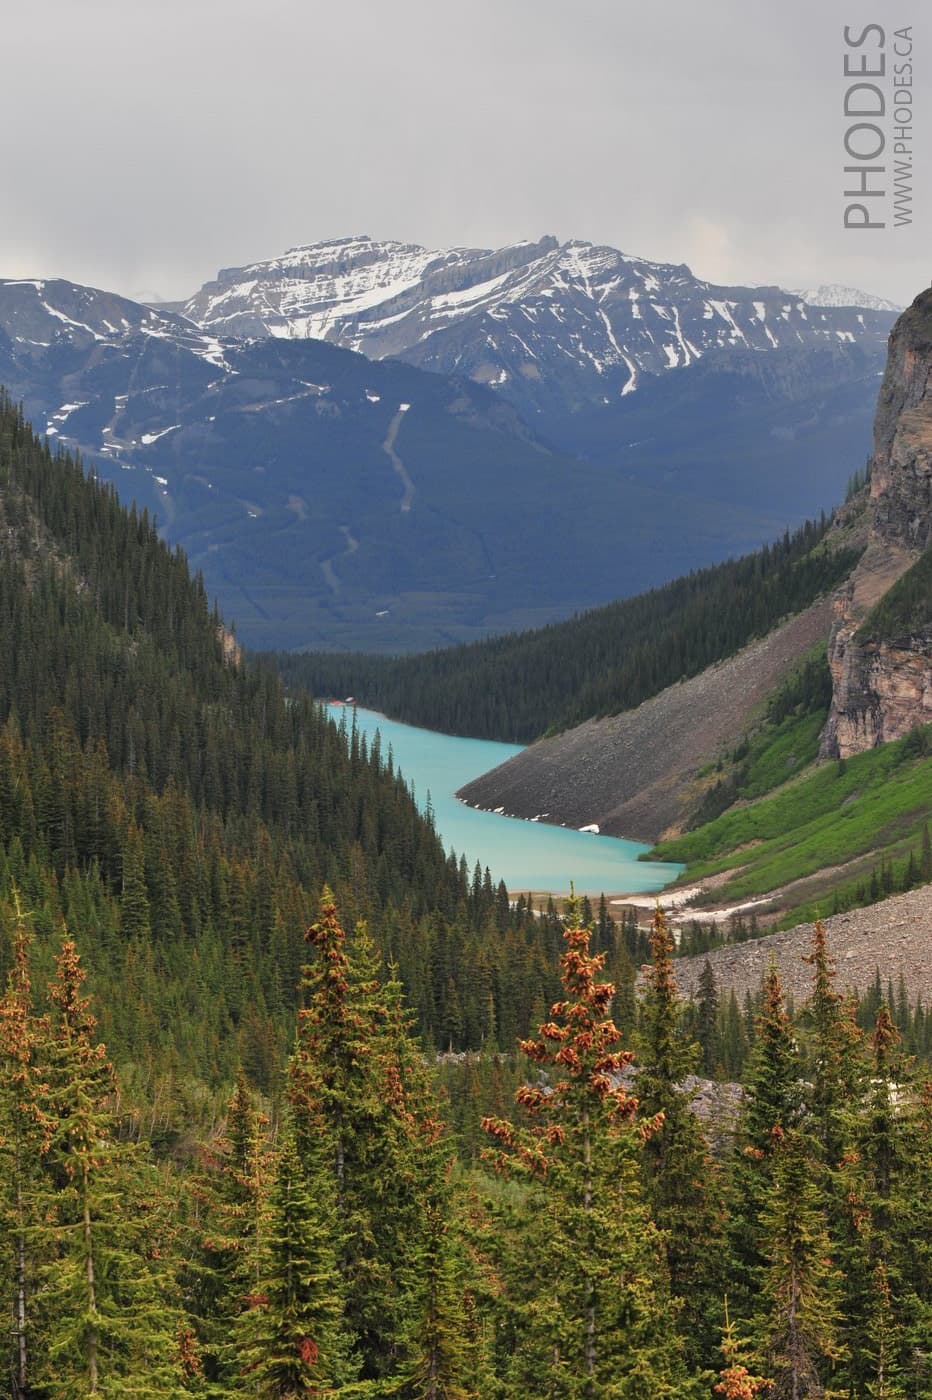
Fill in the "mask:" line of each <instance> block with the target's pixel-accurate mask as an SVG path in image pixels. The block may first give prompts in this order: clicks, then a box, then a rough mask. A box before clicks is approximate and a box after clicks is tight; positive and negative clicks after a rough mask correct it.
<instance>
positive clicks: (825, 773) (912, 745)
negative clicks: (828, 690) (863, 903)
mask: <svg viewBox="0 0 932 1400" xmlns="http://www.w3.org/2000/svg"><path fill="white" fill-rule="evenodd" d="M816 733H817V716H815V715H806V716H802V717H793V718H791V719H789V720H786V721H784V723H783V724H781V725H780V726H777V727H776V729H775V730H774V731H773V732H772V735H771V742H770V743H768V744H766V745H765V746H764V748H763V749H762V751H761V753H760V755H759V760H758V763H757V765H756V777H757V781H758V782H759V783H765V782H766V775H767V773H768V772H769V773H770V774H771V775H772V774H774V773H776V772H778V771H779V766H780V761H781V755H783V756H784V758H785V757H787V756H789V754H790V753H795V752H796V751H797V750H798V749H799V747H800V745H804V744H811V743H812V741H813V738H814V736H815V734H816ZM930 746H932V729H926V730H924V731H919V732H918V734H917V736H909V737H908V738H906V739H902V740H899V741H898V742H897V743H892V744H885V745H883V746H882V747H880V748H876V749H871V750H869V751H868V752H866V753H862V754H858V755H857V756H856V757H854V758H850V759H848V760H847V762H846V763H843V764H839V763H823V764H820V765H813V766H810V767H809V768H807V770H806V771H805V772H803V773H801V774H799V775H798V776H796V777H793V778H791V779H790V780H789V781H787V782H784V783H782V784H781V785H780V786H779V787H777V788H776V789H775V790H773V791H771V792H768V793H766V794H765V795H764V796H762V797H759V798H757V799H756V800H751V801H745V802H742V803H741V804H740V805H737V806H735V807H733V808H731V809H730V810H729V811H727V812H725V813H723V815H721V816H720V817H717V818H716V819H715V820H714V821H712V822H708V823H706V824H705V825H704V826H701V827H699V828H698V829H696V830H695V831H692V832H689V833H687V834H686V835H685V836H681V837H678V838H677V839H675V840H671V841H664V842H661V843H660V844H659V845H658V846H656V847H655V849H654V850H653V851H652V852H651V855H652V856H653V857H656V858H658V859H661V860H679V861H685V862H686V863H687V871H686V874H685V876H684V880H685V881H686V882H690V881H693V880H696V879H699V878H701V877H703V876H707V875H715V874H720V873H723V872H725V873H727V874H728V879H727V881H726V882H725V883H724V884H722V885H720V886H718V887H717V888H716V890H715V892H714V902H715V904H716V905H722V904H727V903H729V902H732V901H738V900H742V899H748V898H752V897H753V896H756V895H764V894H768V893H770V892H772V891H775V890H778V889H779V888H780V887H781V886H782V885H785V884H787V883H789V882H790V881H795V880H799V879H801V878H803V877H805V876H807V875H813V874H816V873H817V872H820V871H826V870H828V869H829V868H831V867H836V866H841V865H844V864H846V863H847V862H851V861H854V860H856V859H857V858H858V857H868V858H869V863H872V864H874V865H877V864H879V863H880V860H881V857H882V856H883V857H885V858H899V857H903V856H905V855H906V853H907V851H908V850H909V849H912V848H914V847H915V846H916V845H917V844H918V842H919V840H920V838H921V832H922V827H923V823H924V822H925V821H927V820H928V816H929V812H930V809H932V758H930V757H929V756H928V754H929V748H930ZM862 878H863V873H862ZM851 883H852V872H851V870H850V869H849V870H848V871H846V872H844V873H843V874H842V873H839V875H838V878H837V880H832V879H829V881H828V885H829V886H830V887H831V888H837V889H839V892H844V891H845V890H846V888H847V886H848V885H850V884H851ZM789 903H790V904H792V896H791V897H790V901H789ZM796 907H797V910H798V907H799V906H796Z"/></svg>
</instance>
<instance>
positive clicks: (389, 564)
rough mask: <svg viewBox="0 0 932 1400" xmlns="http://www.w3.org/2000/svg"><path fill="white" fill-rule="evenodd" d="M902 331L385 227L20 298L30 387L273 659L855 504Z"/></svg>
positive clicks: (1, 364) (644, 566)
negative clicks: (156, 285) (168, 276)
mask: <svg viewBox="0 0 932 1400" xmlns="http://www.w3.org/2000/svg"><path fill="white" fill-rule="evenodd" d="M822 293H825V289H821V291H820V295H821V294H822ZM814 295H815V294H814ZM845 295H847V294H845ZM822 300H826V301H830V300H831V298H830V297H829V296H828V295H827V294H825V295H823V296H822ZM861 300H863V301H865V302H867V301H868V300H870V299H869V298H866V297H864V298H861ZM892 321H893V313H892V312H891V311H889V310H887V309H886V308H885V307H884V306H882V305H876V304H875V305H873V306H869V305H864V306H856V305H832V304H828V305H823V306H816V305H813V304H812V303H807V302H804V301H802V300H801V299H799V298H798V297H796V296H795V295H794V294H791V293H787V292H783V291H781V290H780V289H778V288H776V287H769V288H720V287H714V286H712V285H711V284H708V283H705V282H702V281H700V280H699V279H697V278H695V277H694V276H693V275H692V273H690V271H689V269H688V268H686V267H685V266H674V265H665V264H659V263H649V262H647V261H645V260H643V259H637V258H632V257H628V256H627V255H625V254H622V253H619V252H617V251H615V250H613V249H606V248H597V247H594V246H593V245H590V244H585V243H580V242H573V243H566V244H559V243H557V241H556V240H555V239H552V238H551V239H546V238H545V239H543V240H541V241H540V242H538V243H527V244H520V245H516V246H514V247H510V248H504V249H498V250H469V249H452V250H447V251H440V252H431V251H429V250H425V249H422V248H418V247H414V246H408V245H402V244H397V243H376V242H374V241H373V240H370V239H363V238H356V239H347V240H341V241H338V242H335V243H328V244H318V245H314V246H313V247H308V248H302V249H297V250H294V251H293V252H291V253H289V254H286V255H285V256H284V257H281V258H277V259H272V260H270V261H269V262H266V263H257V264H254V265H252V266H250V267H247V268H242V269H231V270H227V271H225V272H222V273H221V274H220V276H219V277H218V278H217V279H216V281H215V282H213V283H208V284H207V285H206V286H205V287H204V288H202V290H201V291H200V292H198V293H197V294H196V295H195V296H194V297H192V298H191V299H190V300H189V301H187V302H185V303H184V304H183V305H182V306H168V305H162V306H144V305H141V304H140V303H136V302H133V301H131V300H128V299H127V298H124V297H121V296H118V295H116V294H114V293H110V292H107V291H101V290H97V289H93V288H88V287H82V286H78V285H76V284H74V283H71V282H68V281H65V280H62V279H17V280H6V281H0V382H2V383H3V384H5V385H6V386H7V388H8V389H9V391H10V392H11V393H12V394H13V395H14V396H17V397H19V398H21V399H22V400H23V402H24V405H25V408H26V412H27V414H28V415H29V417H30V418H31V419H32V421H33V422H34V423H35V424H36V425H37V426H38V427H39V428H40V429H41V430H43V431H45V432H47V433H48V434H49V436H50V438H51V439H52V441H53V442H54V441H60V442H62V443H64V444H65V445H67V446H69V447H71V448H75V449H78V450H80V451H81V452H83V453H84V454H85V455H86V456H87V457H88V458H90V459H91V460H92V461H93V462H94V463H95V464H96V466H97V469H98V471H99V472H100V474H101V475H102V476H104V477H105V478H107V479H110V480H112V481H114V482H115V483H116V484H117V485H118V487H119V489H120V492H121V495H122V496H123V497H124V499H130V498H135V499H136V501H137V502H138V503H139V505H140V506H141V507H142V506H145V507H147V508H148V509H149V510H150V512H151V513H154V514H155V515H156V516H157V518H158V521H159V524H160V527H161V529H162V530H163V532H164V534H165V535H166V536H167V538H168V539H169V540H170V541H171V542H173V543H177V544H181V545H183V546H184V548H185V550H186V551H187V553H188V555H189V557H190V559H191V560H192V563H193V564H194V565H195V566H196V567H197V568H199V569H200V570H201V571H202V572H203V574H204V578H205V582H206V585H207V587H208V589H209V591H210V592H212V593H214V594H216V595H217V596H218V597H219V600H220V602H221V605H222V607H223V609H224V612H225V614H226V615H227V617H232V618H235V620H236V623H237V627H238V631H239V635H240V636H241V637H242V638H243V640H245V641H247V642H248V643H251V644H254V645H264V646H291V647H294V646H302V645H315V646H330V647H367V648H370V649H376V650H385V649H391V650H410V649H417V648H423V647H425V646H431V645H436V644H441V643H444V642H449V641H457V640H467V639H470V638H473V637H478V636H482V635H486V634H489V633H494V632H501V631H504V630H507V629H510V628H516V627H522V626H530V625H534V624H537V623H540V622H543V621H546V620H548V619H551V618H556V617H561V616H567V615H569V614H570V613H572V612H573V611H574V610H577V609H579V608H584V607H588V606H592V605H594V604H597V603H600V602H604V601H607V600H608V599H610V598H613V597H617V596H623V595H625V594H630V593H634V592H637V591H639V590H641V589H643V588H644V587H649V586H652V585H655V584H659V583H661V582H663V581H664V580H666V579H667V578H669V577H672V576H674V575H676V574H679V573H682V572H684V571H688V570H689V569H691V568H694V567H697V566H700V565H703V564H706V563H709V562H711V561H713V560H716V559H720V558H723V557H725V556H727V555H728V554H731V553H736V552H741V551H743V550H746V549H749V548H753V547H754V546H756V545H757V544H759V543H760V542H762V541H763V540H765V539H768V538H772V537H774V536H775V535H776V534H778V533H780V532H781V531H782V530H783V529H784V527H786V526H787V525H793V524H795V523H797V522H798V521H799V520H800V519H802V518H803V517H804V516H806V515H811V514H814V513H817V512H818V510H819V509H820V508H822V507H828V506H830V505H831V504H832V503H833V502H834V501H835V500H836V499H837V497H838V496H839V495H840V494H841V493H842V491H843V489H844V483H845V481H846V479H847V477H848V476H849V474H850V473H851V471H852V469H853V468H854V467H857V466H858V465H859V464H860V462H861V461H863V458H864V456H865V455H866V451H867V446H868V443H869V420H870V405H871V402H872V400H873V397H874V393H875V389H876V379H877V376H878V374H879V373H880V370H881V369H882V364H883V347H884V342H885V339H886V334H887V331H888V330H889V327H890V325H891V324H892Z"/></svg>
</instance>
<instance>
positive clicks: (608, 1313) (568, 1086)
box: [485, 900, 687, 1400]
mask: <svg viewBox="0 0 932 1400" xmlns="http://www.w3.org/2000/svg"><path fill="white" fill-rule="evenodd" d="M564 938H565V942H566V951H565V952H564V954H563V957H562V959H561V966H562V980H563V987H564V999H563V1000H562V1001H559V1002H556V1003H555V1004H554V1005H553V1007H552V1008H551V1019H550V1020H549V1021H547V1022H545V1023H544V1024H543V1025H542V1026H541V1027H540V1031H539V1035H538V1037H537V1038H535V1039H532V1040H527V1041H523V1042H522V1043H521V1049H522V1050H523V1052H524V1053H525V1054H526V1055H527V1056H528V1058H529V1059H530V1060H531V1061H532V1063H533V1064H534V1065H536V1066H537V1067H538V1068H539V1071H540V1073H541V1076H542V1077H541V1079H540V1081H539V1082H538V1083H537V1084H526V1085H524V1086H522V1087H521V1088H520V1089H519V1090H518V1093H517V1095H516V1101H517V1104H518V1105H519V1107H520V1109H521V1111H522V1113H525V1114H527V1115H529V1117H530V1123H531V1125H530V1126H529V1127H527V1128H525V1127H522V1126H520V1125H519V1124H516V1123H514V1122H509V1121H506V1120H502V1119H497V1118H488V1119H486V1120H485V1127H486V1129H487V1131H488V1132H489V1133H490V1134H491V1135H492V1137H493V1138H494V1140H495V1142H496V1143H497V1145H498V1147H497V1151H496V1152H495V1153H494V1154H493V1160H494V1161H495V1163H496V1164H497V1165H498V1166H499V1167H500V1168H501V1169H502V1170H503V1171H505V1172H516V1173H518V1174H519V1175H520V1176H521V1177H523V1179H524V1180H525V1182H526V1185H527V1197H526V1210H525V1213H524V1216H523V1219H524V1226H523V1229H522V1232H521V1235H520V1250H521V1257H519V1258H517V1259H515V1260H514V1261H513V1263H512V1268H513V1270H514V1273H513V1275H512V1287H513V1288H514V1289H516V1290H517V1291H518V1292H519V1294H520V1304H519V1308H518V1320H517V1326H515V1327H513V1329H512V1331H511V1344H512V1346H513V1355H512V1357H511V1359H510V1364H509V1366H508V1374H507V1378H506V1381H505V1386H504V1392H503V1393H504V1394H505V1395H506V1396H508V1397H515V1400H517V1397H519V1396H520V1397H526V1396H528V1395H541V1396H549V1397H554V1400H556V1397H574V1398H575V1397H580V1398H582V1397H585V1400H608V1397H610V1396H611V1397H624V1400H635V1397H637V1400H641V1397H643V1400H647V1397H659V1396H679V1395H682V1394H685V1393H687V1385H686V1381H685V1372H684V1369H683V1365H682V1357H681V1350H680V1345H679V1341H678V1338H677V1336H676V1329H675V1327H674V1326H673V1325H672V1318H671V1306H670V1301H669V1295H668V1291H667V1281H666V1277H665V1274H666V1270H665V1264H664V1259H663V1246H662V1240H661V1237H660V1234H659V1232H658V1231H657V1229H656V1226H655V1225H654V1223H653V1221H652V1219H651V1216H650V1212H649V1209H648V1207H647V1205H646V1202H645V1200H644V1197H643V1192H642V1188H641V1184H640V1164H639V1155H640V1147H641V1143H642V1141H643V1138H644V1137H645V1136H647V1135H649V1134H650V1133H651V1132H652V1131H656V1130H657V1129H658V1127H659V1126H660V1124H659V1120H658V1121H655V1122H649V1121H647V1120H644V1119H638V1116H637V1108H638V1103H637V1099H636V1098H635V1097H634V1096H633V1095H631V1094H630V1093H629V1092H628V1091H627V1090H626V1089H625V1088H624V1087H623V1085H622V1084H621V1083H620V1082H619V1078H618V1076H619V1075H620V1074H621V1073H622V1071H623V1070H624V1069H625V1068H626V1067H627V1066H628V1065H629V1064H630V1062H631V1059H632V1052H631V1051H630V1050H627V1049H624V1048H623V1047H622V1044H621V1037H620V1034H619V1032H618V1030H617V1028H616V1026H615V1025H614V1023H613V1022H612V1020H611V1019H610V1018H609V1017H608V1015H607V1011H608V1008H609V1006H610V1004H611V1000H612V996H613V994H614V987H613V986H612V984H611V983H610V982H601V981H599V980H598V979H599V973H600V972H601V971H602V968H603V965H604V955H596V956H593V955H592V954H591V953H590V952H589V938H590V931H589V929H588V928H585V927H584V926H583V925H582V923H581V920H580V917H579V905H578V902H577V901H576V900H572V901H571V902H570V910H569V915H568V919H567V923H566V928H565V932H564ZM543 1076H546V1079H545V1078H544V1077H543Z"/></svg>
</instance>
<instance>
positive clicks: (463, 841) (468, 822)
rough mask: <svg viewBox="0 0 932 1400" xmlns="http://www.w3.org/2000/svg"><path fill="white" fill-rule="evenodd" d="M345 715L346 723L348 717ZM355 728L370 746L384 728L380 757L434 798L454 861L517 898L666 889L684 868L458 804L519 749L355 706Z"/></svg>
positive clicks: (600, 840)
mask: <svg viewBox="0 0 932 1400" xmlns="http://www.w3.org/2000/svg"><path fill="white" fill-rule="evenodd" d="M340 713H341V711H339V710H337V709H336V708H335V707H334V708H332V709H331V710H330V714H331V715H332V716H333V717H334V718H335V719H337V720H339V716H340ZM343 713H346V715H347V722H349V719H350V715H349V713H348V712H346V711H343ZM356 723H357V726H358V728H359V732H360V733H361V734H365V735H366V737H367V739H368V740H369V741H370V742H371V740H372V738H373V737H374V736H375V733H376V730H378V731H379V733H380V734H381V743H382V755H383V757H384V756H385V755H387V753H388V749H389V745H390V746H391V750H392V756H393V759H394V763H395V767H396V768H397V769H400V771H401V772H402V773H403V775H404V777H405V779H406V781H407V782H408V784H409V786H410V787H412V788H413V790H414V795H415V798H416V799H417V803H418V806H419V807H420V808H421V809H422V810H423V809H424V808H425V807H426V805H427V798H428V794H429V795H430V802H431V806H432V807H433V811H434V822H435V825H436V828H437V831H438V833H439V834H440V836H441V838H442V840H443V843H444V845H445V846H446V848H447V850H449V849H450V848H451V847H452V849H453V850H455V851H456V854H457V856H460V855H465V857H466V861H467V864H468V865H469V868H470V870H472V868H473V866H474V865H475V863H476V861H477V860H478V861H479V864H480V865H481V866H482V867H483V869H484V868H485V866H488V867H489V870H490V871H491V873H492V879H493V881H494V882H496V883H497V882H498V881H499V880H504V881H505V884H506V885H507V886H508V888H509V890H511V891H512V892H513V893H516V892H518V891H521V890H549V891H552V892H553V893H559V892H565V891H568V890H569V887H570V881H572V882H573V883H574V884H575V886H576V889H577V890H578V891H579V892H580V893H587V894H590V895H591V894H595V895H598V894H599V893H601V892H602V891H604V892H605V893H606V894H620V893H629V892H633V891H645V892H653V891H656V890H660V889H663V887H664V885H668V884H669V883H670V881H671V880H674V879H675V878H676V876H677V875H678V874H679V873H680V871H681V869H682V866H679V865H663V864H660V863H654V862H651V863H650V864H646V863H641V862H639V861H638V859H637V857H638V855H639V854H640V853H641V852H642V851H646V850H648V847H647V846H644V845H642V844H641V843H640V842H638V841H620V840H617V839H616V838H615V837H612V836H596V835H595V834H594V833H592V832H582V831H574V830H571V829H568V828H566V827H561V826H550V825H548V824H547V823H545V822H529V821H521V820H519V819H517V818H515V817H503V816H500V815H498V814H497V813H495V812H478V811H476V810H475V809H474V808H472V807H467V806H466V805H465V804H464V803H462V802H459V801H457V799H456V797H455V796H454V793H455V792H456V790H457V788H460V787H462V786H463V784H464V783H467V782H468V781H469V780H470V778H477V777H478V776H479V774H480V773H487V772H488V770H489V769H490V768H495V767H497V766H498V764H499V763H504V762H505V760H506V759H507V758H511V757H512V755H513V754H516V753H520V752H521V749H520V747H519V746H518V745H516V744H496V743H492V742H490V741H488V740H485V739H458V738H455V737H453V736H452V735H449V734H436V733H434V732H433V731H431V730H428V729H417V728H415V727H413V726H412V725H408V724H398V723H397V722H396V721H395V720H390V719H386V718H385V716H384V715H379V714H376V713H374V712H373V711H372V710H364V709H357V711H356Z"/></svg>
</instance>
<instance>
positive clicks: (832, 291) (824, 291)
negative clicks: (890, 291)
mask: <svg viewBox="0 0 932 1400" xmlns="http://www.w3.org/2000/svg"><path fill="white" fill-rule="evenodd" d="M792 295H793V296H795V297H799V299H800V301H805V302H807V303H808V305H809V306H849V307H851V306H855V307H859V308H860V309H861V310H867V311H894V312H897V313H898V312H900V311H902V310H903V307H902V306H899V305H897V303H896V302H895V301H887V299H886V297H875V296H873V295H872V294H871V293H870V292H860V291H858V289H857V287H843V286H840V285H839V283H837V282H827V283H826V282H823V283H822V285H821V286H820V287H810V288H808V289H803V290H797V291H794V292H793V293H792Z"/></svg>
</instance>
